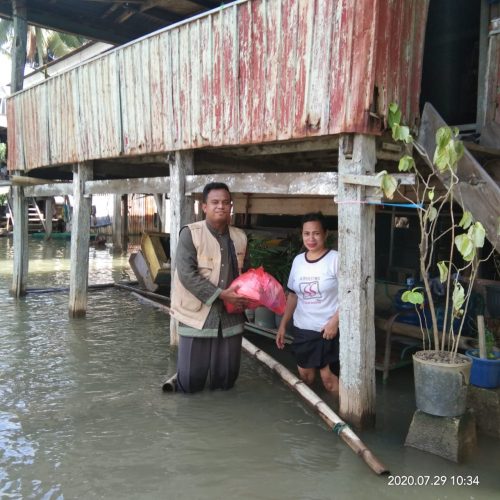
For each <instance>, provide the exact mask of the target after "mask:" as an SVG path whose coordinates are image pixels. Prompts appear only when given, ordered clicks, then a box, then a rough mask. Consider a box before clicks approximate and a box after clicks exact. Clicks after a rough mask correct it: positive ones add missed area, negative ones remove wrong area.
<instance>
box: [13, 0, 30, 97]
mask: <svg viewBox="0 0 500 500" xmlns="http://www.w3.org/2000/svg"><path fill="white" fill-rule="evenodd" d="M27 20H28V11H27V8H26V0H12V21H13V27H14V40H12V50H11V61H12V67H11V73H10V92H11V94H13V93H14V92H17V91H18V90H21V89H22V88H23V82H24V67H25V65H26V45H27V42H28V21H27Z"/></svg>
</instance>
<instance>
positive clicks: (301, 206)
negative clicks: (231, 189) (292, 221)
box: [233, 194, 338, 215]
mask: <svg viewBox="0 0 500 500" xmlns="http://www.w3.org/2000/svg"><path fill="white" fill-rule="evenodd" d="M318 211H321V212H323V214H324V215H337V213H338V210H337V205H336V204H335V203H334V202H333V198H332V197H331V196H328V197H325V196H322V197H321V196H316V197H314V198H307V197H303V196H301V197H300V198H299V197H297V196H293V197H286V196H279V197H277V196H273V197H268V198H265V197H262V196H259V195H258V194H252V195H250V194H249V195H248V196H247V197H243V195H238V194H236V195H235V196H233V212H234V213H235V214H266V215H304V214H305V213H308V212H318Z"/></svg>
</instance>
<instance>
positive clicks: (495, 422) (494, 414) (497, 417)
mask: <svg viewBox="0 0 500 500" xmlns="http://www.w3.org/2000/svg"><path fill="white" fill-rule="evenodd" d="M467 407H468V408H472V410H473V411H474V415H475V417H476V424H477V430H478V432H480V433H482V434H487V435H488V436H493V437H496V438H500V387H498V388H496V389H483V388H482V387H475V386H473V385H470V386H469V392H468V394H467Z"/></svg>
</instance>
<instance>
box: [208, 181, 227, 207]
mask: <svg viewBox="0 0 500 500" xmlns="http://www.w3.org/2000/svg"><path fill="white" fill-rule="evenodd" d="M215 189H224V190H225V191H227V192H228V193H229V196H230V197H231V191H229V188H228V187H227V184H224V183H223V182H209V183H208V184H207V185H206V186H205V187H204V188H203V198H202V201H203V203H206V202H207V198H208V193H210V191H214V190H215Z"/></svg>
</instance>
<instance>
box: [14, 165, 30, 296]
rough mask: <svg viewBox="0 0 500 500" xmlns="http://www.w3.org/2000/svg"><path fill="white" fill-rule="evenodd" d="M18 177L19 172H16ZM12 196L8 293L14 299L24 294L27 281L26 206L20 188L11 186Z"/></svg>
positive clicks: (21, 188)
mask: <svg viewBox="0 0 500 500" xmlns="http://www.w3.org/2000/svg"><path fill="white" fill-rule="evenodd" d="M16 173H17V174H18V175H20V174H21V173H20V172H16ZM12 194H13V207H12V208H13V221H12V222H13V226H14V235H13V244H14V267H13V272H12V287H11V289H10V293H11V294H12V295H13V296H14V297H17V298H19V297H21V296H22V295H25V294H26V283H27V280H28V263H29V253H28V206H27V203H26V198H25V197H24V188H23V187H22V186H12Z"/></svg>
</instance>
